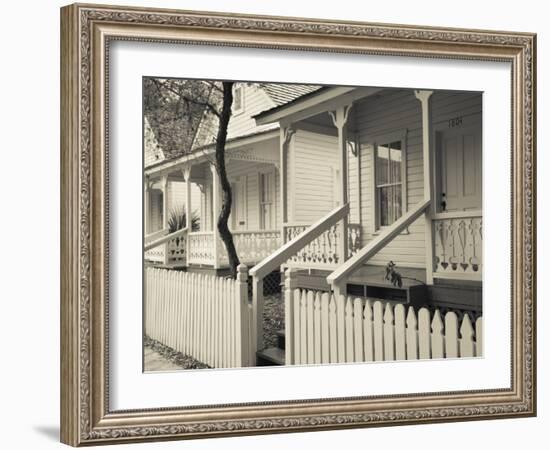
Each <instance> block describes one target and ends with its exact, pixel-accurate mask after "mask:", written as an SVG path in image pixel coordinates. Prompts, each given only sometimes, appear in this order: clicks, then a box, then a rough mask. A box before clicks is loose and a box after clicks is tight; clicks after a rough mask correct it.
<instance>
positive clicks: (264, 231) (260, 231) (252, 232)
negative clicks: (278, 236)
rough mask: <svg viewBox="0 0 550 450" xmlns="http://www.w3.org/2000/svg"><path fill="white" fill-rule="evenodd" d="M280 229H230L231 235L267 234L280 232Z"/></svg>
mask: <svg viewBox="0 0 550 450" xmlns="http://www.w3.org/2000/svg"><path fill="white" fill-rule="evenodd" d="M280 232H281V230H238V231H231V234H232V235H233V236H237V235H243V234H268V233H280Z"/></svg>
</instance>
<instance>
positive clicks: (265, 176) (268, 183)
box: [260, 172, 275, 230]
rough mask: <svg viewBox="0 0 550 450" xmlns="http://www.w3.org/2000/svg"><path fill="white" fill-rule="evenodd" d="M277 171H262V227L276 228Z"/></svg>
mask: <svg viewBox="0 0 550 450" xmlns="http://www.w3.org/2000/svg"><path fill="white" fill-rule="evenodd" d="M274 200H275V173H274V172H265V173H260V228H261V229H262V230H273V229H274V228H275V203H274Z"/></svg>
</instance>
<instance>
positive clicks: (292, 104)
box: [252, 86, 381, 125]
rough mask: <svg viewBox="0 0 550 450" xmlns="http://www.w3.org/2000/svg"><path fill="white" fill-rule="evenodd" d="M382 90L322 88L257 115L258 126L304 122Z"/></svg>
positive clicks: (372, 88) (373, 88)
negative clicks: (306, 119)
mask: <svg viewBox="0 0 550 450" xmlns="http://www.w3.org/2000/svg"><path fill="white" fill-rule="evenodd" d="M380 90H381V88H376V87H358V86H321V87H319V88H318V89H316V90H312V91H310V92H308V93H305V94H304V95H301V96H300V97H297V98H295V99H294V100H291V101H289V102H287V103H284V104H281V105H278V106H275V107H274V108H270V109H268V110H265V111H262V112H260V113H259V114H256V115H255V116H253V117H252V118H253V119H255V120H256V124H257V125H265V124H268V123H274V122H281V121H285V120H286V121H291V120H295V121H298V120H302V119H304V118H307V117H310V116H313V115H316V114H318V113H320V112H324V111H328V110H331V109H334V108H335V107H336V106H337V105H338V104H345V103H350V102H353V101H355V100H358V99H359V98H362V97H368V96H369V95H373V94H375V93H377V92H379V91H380Z"/></svg>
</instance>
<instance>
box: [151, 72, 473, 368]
mask: <svg viewBox="0 0 550 450" xmlns="http://www.w3.org/2000/svg"><path fill="white" fill-rule="evenodd" d="M142 93H143V99H142V102H143V103H142V105H143V182H144V191H143V271H144V275H143V280H144V281H143V282H144V287H143V292H144V296H143V308H144V311H143V313H144V336H143V370H144V371H146V372H152V371H172V370H183V369H218V368H240V367H255V366H285V365H305V364H332V363H369V362H373V361H376V362H391V361H399V360H424V359H426V360H427V359H445V358H453V359H454V358H472V357H481V356H483V349H482V348H483V344H482V343H483V331H482V328H483V308H482V303H483V301H482V300H483V298H482V282H483V277H482V273H483V208H482V198H483V194H482V184H483V175H482V172H483V168H482V159H483V158H482V155H483V153H482V152H483V149H482V103H483V102H482V99H483V95H482V93H481V92H470V91H451V90H445V91H442V90H429V89H425V88H423V89H412V88H397V87H391V86H382V87H381V86H334V85H323V86H321V85H307V84H281V83H265V82H253V81H227V80H206V79H174V78H160V77H143V91H142Z"/></svg>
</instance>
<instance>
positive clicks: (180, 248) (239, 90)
mask: <svg viewBox="0 0 550 450" xmlns="http://www.w3.org/2000/svg"><path fill="white" fill-rule="evenodd" d="M317 89H319V88H318V87H317V86H301V85H270V84H258V83H254V84H252V83H236V84H235V86H234V102H233V110H232V116H231V120H230V123H229V128H228V136H227V145H226V151H227V154H226V160H227V161H226V168H227V173H228V177H229V179H230V182H231V185H232V192H233V207H232V213H231V217H230V223H229V225H230V228H231V230H232V232H233V238H234V241H235V245H236V248H237V251H238V254H239V257H240V259H241V261H242V262H243V263H246V264H248V265H249V266H252V265H254V264H255V263H257V262H259V261H261V260H262V259H263V258H265V257H266V256H268V255H269V254H271V253H272V252H273V251H275V250H276V249H277V248H278V247H279V246H280V244H281V234H280V232H281V219H280V210H281V206H280V195H279V194H278V192H279V191H280V186H279V179H280V177H279V168H280V158H279V153H280V150H279V126H278V124H266V125H261V126H258V125H257V124H256V122H255V120H254V118H253V116H254V115H255V114H258V113H260V112H261V111H264V110H266V109H270V108H274V107H277V106H279V105H281V104H284V103H286V102H289V101H292V100H294V99H296V98H298V97H300V96H302V95H304V94H307V93H309V92H312V91H314V90H317ZM145 122H146V124H145V142H146V150H145V151H146V156H145V161H146V167H145V180H146V182H145V189H146V192H145V197H146V201H145V208H146V211H148V212H146V213H145V216H146V218H149V219H148V220H149V223H150V224H152V225H153V224H154V225H155V226H152V227H146V229H147V230H148V232H146V238H145V241H146V246H147V244H148V243H151V242H155V241H156V240H158V239H161V242H162V239H163V238H164V237H165V236H166V234H167V233H166V213H165V212H164V213H163V212H162V211H166V210H169V208H170V207H171V204H170V199H169V194H168V195H166V194H163V195H160V196H159V195H158V194H155V193H154V191H155V190H157V189H156V187H159V186H160V187H161V188H162V186H165V187H164V191H163V192H170V189H171V187H173V186H177V188H175V189H180V187H181V191H179V190H178V192H181V193H182V195H183V197H182V198H178V201H179V202H181V203H182V204H184V205H186V208H189V211H196V212H197V215H198V216H199V222H200V230H196V231H190V230H187V232H186V233H185V237H184V238H183V239H182V238H181V237H182V236H180V235H179V234H178V235H177V240H176V239H175V238H174V239H172V240H169V241H167V242H166V243H164V244H163V245H162V246H156V247H153V248H151V249H150V250H148V251H147V252H146V254H145V259H146V261H147V262H149V263H154V264H161V265H163V266H165V267H185V268H187V270H199V269H200V270H204V269H211V270H213V271H215V272H221V273H226V272H227V267H228V260H227V254H226V251H225V247H224V245H223V243H222V242H221V239H220V238H219V236H218V231H217V228H216V226H215V220H216V218H217V216H218V213H219V209H220V206H221V190H220V186H219V180H218V177H217V175H216V172H215V170H216V169H215V166H214V165H213V164H212V162H213V152H214V145H215V137H216V131H217V118H215V117H214V116H213V115H212V114H211V113H209V112H208V111H204V112H203V114H202V118H201V121H200V124H199V126H198V130H197V133H196V136H195V137H194V141H193V142H192V143H188V144H187V148H185V149H182V153H181V154H180V155H176V156H175V157H171V158H162V157H157V158H156V160H153V158H154V157H155V156H154V155H149V156H147V153H148V152H149V153H154V149H155V148H157V146H158V145H157V146H156V145H155V144H156V143H155V142H154V139H150V138H148V129H147V120H146V121H145ZM147 142H150V143H151V145H149V147H150V149H151V150H148V149H147V147H148V145H147ZM147 161H154V162H153V163H152V164H149V165H147ZM151 187H153V189H151ZM161 190H162V189H161ZM187 192H190V195H189V197H187ZM193 192H199V193H200V194H199V195H198V196H194V195H193ZM164 199H166V202H164ZM159 201H161V203H159ZM146 222H147V220H146ZM176 242H177V243H176Z"/></svg>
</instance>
